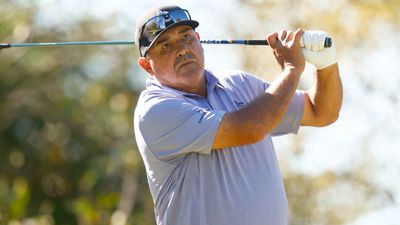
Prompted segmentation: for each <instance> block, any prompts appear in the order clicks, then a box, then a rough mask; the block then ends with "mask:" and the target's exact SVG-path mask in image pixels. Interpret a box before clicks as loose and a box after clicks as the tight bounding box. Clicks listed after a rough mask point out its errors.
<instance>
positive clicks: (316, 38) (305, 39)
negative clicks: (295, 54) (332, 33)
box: [300, 31, 337, 70]
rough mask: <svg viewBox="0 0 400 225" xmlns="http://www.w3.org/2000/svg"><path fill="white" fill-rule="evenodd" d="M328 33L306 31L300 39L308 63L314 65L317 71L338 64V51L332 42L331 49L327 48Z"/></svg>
mask: <svg viewBox="0 0 400 225" xmlns="http://www.w3.org/2000/svg"><path fill="white" fill-rule="evenodd" d="M326 37H328V33H326V32H324V31H306V32H304V34H303V36H302V38H301V39H300V45H301V47H302V51H303V54H304V57H305V59H306V61H307V62H309V63H311V64H313V65H314V66H315V67H316V68H317V70H322V69H324V68H326V67H328V66H330V65H333V64H335V63H336V62H337V60H336V49H335V45H334V43H333V42H332V46H331V47H330V48H325V47H324V43H325V38H326Z"/></svg>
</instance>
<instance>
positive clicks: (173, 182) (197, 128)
mask: <svg viewBox="0 0 400 225" xmlns="http://www.w3.org/2000/svg"><path fill="white" fill-rule="evenodd" d="M198 25H199V23H198V22H197V21H195V20H192V19H191V17H190V14H189V12H188V11H187V10H185V9H182V8H180V7H178V6H158V7H155V8H153V9H151V10H149V11H148V12H147V13H145V14H144V15H143V16H142V17H141V18H140V19H139V20H138V23H137V29H136V34H135V39H136V43H137V44H138V47H139V53H140V58H139V59H138V64H139V66H140V67H141V68H143V69H144V70H145V71H146V72H147V73H148V74H149V78H148V79H147V83H146V90H144V91H143V92H142V93H141V95H140V98H139V101H138V103H137V107H136V110H135V115H134V128H135V136H136V141H137V144H138V147H139V150H140V153H141V156H142V158H143V161H144V164H145V167H146V172H147V178H148V183H149V187H150V191H151V194H152V196H153V200H154V207H155V215H156V221H157V224H158V225H288V224H289V220H290V218H289V210H288V201H287V198H286V193H285V189H284V184H283V181H282V176H281V173H280V170H279V166H278V161H277V158H276V155H275V150H274V146H273V143H272V139H271V138H272V137H273V136H277V135H284V134H289V133H297V132H298V129H299V127H300V126H301V125H303V126H318V127H320V126H327V125H329V124H331V123H333V122H334V121H336V120H337V118H338V116H339V111H340V107H341V102H342V86H341V81H340V77H339V70H338V65H337V63H336V58H335V48H334V46H332V47H331V48H324V47H323V41H324V39H325V38H326V36H327V34H326V33H325V32H318V31H315V32H304V31H303V30H302V29H298V30H296V31H295V32H293V31H285V30H282V31H280V32H275V33H272V34H270V35H268V37H267V38H266V39H267V41H268V43H269V45H270V46H271V48H272V52H273V54H274V56H275V58H276V61H277V63H278V64H279V66H280V67H281V68H282V72H281V74H280V75H279V76H278V77H277V78H276V79H275V80H273V81H272V82H267V81H264V80H262V79H260V78H258V77H256V76H253V75H251V74H248V73H246V72H243V71H235V70H232V71H213V70H208V69H205V67H204V51H203V48H202V45H201V44H200V35H199V33H197V32H196V31H195V28H196V27H197V26H198ZM266 54H267V52H266ZM305 60H307V61H308V62H309V63H311V64H313V65H314V66H315V68H316V69H315V76H314V79H313V84H312V86H311V87H310V88H309V89H308V90H307V91H300V90H296V88H297V86H298V83H299V79H300V76H301V74H302V72H303V70H304V67H305ZM299 188H301V187H299Z"/></svg>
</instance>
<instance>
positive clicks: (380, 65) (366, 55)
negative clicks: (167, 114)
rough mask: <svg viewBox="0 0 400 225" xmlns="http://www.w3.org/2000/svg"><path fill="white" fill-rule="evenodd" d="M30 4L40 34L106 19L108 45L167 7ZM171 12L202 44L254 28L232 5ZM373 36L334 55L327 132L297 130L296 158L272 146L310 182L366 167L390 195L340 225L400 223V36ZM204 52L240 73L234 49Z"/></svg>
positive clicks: (215, 63)
mask: <svg viewBox="0 0 400 225" xmlns="http://www.w3.org/2000/svg"><path fill="white" fill-rule="evenodd" d="M38 2H39V5H40V8H41V13H40V14H39V15H38V18H37V21H38V23H39V24H41V25H43V26H46V25H49V26H54V25H63V24H64V25H65V24H73V23H74V20H75V19H79V18H80V17H81V16H90V17H95V18H99V19H102V18H108V17H113V18H114V19H115V21H116V23H115V26H114V27H113V28H110V29H109V31H108V32H109V34H110V40H121V39H122V40H126V39H132V37H133V33H134V28H135V20H136V17H137V15H139V14H140V13H141V12H142V11H143V10H145V9H147V8H149V7H151V6H153V5H154V4H161V3H171V1H155V0H147V1H141V2H140V3H138V1H129V0H113V1H95V0H86V1H80V0H38ZM174 4H177V5H180V6H182V7H183V8H186V9H189V11H190V12H191V15H192V18H194V19H196V20H197V21H199V22H200V26H199V28H198V29H197V31H198V32H199V33H200V35H201V37H202V39H224V38H235V37H228V36H227V33H228V30H227V28H226V27H224V26H223V24H226V23H227V22H228V21H229V20H235V24H237V26H241V27H243V29H242V30H243V35H245V34H246V31H247V29H254V27H253V26H246V24H244V22H247V25H248V24H256V23H257V21H254V17H252V16H251V15H250V14H249V12H248V10H247V9H246V8H241V7H239V5H238V4H237V3H235V2H234V1H233V0H220V1H215V0H214V1H212V0H203V1H183V0H180V1H175V2H174ZM50 18H51V19H50ZM238 18H239V19H238ZM243 18H244V19H243ZM380 28H381V27H380ZM377 29H378V28H377ZM378 32H379V33H380V34H381V35H382V36H383V37H384V41H382V42H379V43H376V45H375V48H373V49H369V48H365V46H358V47H355V48H354V49H351V51H347V52H338V60H339V65H340V69H341V74H342V80H343V86H344V102H343V106H342V111H341V115H340V119H339V120H338V121H337V122H336V123H335V124H333V125H331V126H329V127H327V128H303V129H301V131H300V134H299V135H301V137H303V143H302V144H303V147H304V152H303V153H302V154H301V155H289V154H287V151H286V150H285V149H288V148H289V147H290V142H289V141H288V140H291V139H292V138H293V137H284V138H277V139H276V140H275V143H276V148H277V149H278V150H277V153H278V156H279V155H281V157H282V156H285V157H286V156H287V157H288V158H285V159H284V160H287V161H288V162H290V163H289V166H290V167H291V169H292V170H294V171H298V172H299V173H305V174H308V175H314V176H317V175H319V174H322V173H323V172H324V171H326V170H331V171H335V172H336V173H341V172H344V171H346V170H348V169H349V168H351V167H353V166H355V165H364V164H368V163H369V160H371V161H373V166H372V167H371V168H370V169H371V171H370V174H369V176H370V179H371V181H372V182H373V183H376V184H377V185H378V186H380V187H382V188H383V189H387V190H390V191H391V192H392V193H394V203H393V204H392V205H385V206H384V207H382V209H380V210H373V211H370V212H367V213H366V214H364V215H362V216H360V217H359V218H357V219H355V220H354V221H353V222H350V223H349V224H348V225H379V224H382V225H383V224H385V225H395V224H396V225H397V224H398V221H400V180H399V179H400V157H399V151H400V125H399V124H400V117H399V116H398V111H399V110H400V108H399V106H400V104H399V103H398V101H400V98H399V94H398V91H397V89H398V88H399V87H400V68H399V67H398V66H394V65H397V64H398V62H397V61H396V59H397V60H398V59H399V58H400V51H399V49H400V43H399V42H398V40H400V34H399V32H395V30H393V28H390V27H389V28H387V29H384V30H380V31H377V33H378ZM237 38H240V37H237ZM69 41H72V40H69ZM204 48H205V53H206V66H207V67H209V68H217V69H240V59H239V56H238V55H237V53H236V50H237V49H236V47H228V46H205V47H204ZM139 76H140V77H142V81H143V80H144V78H145V77H146V76H147V75H146V74H145V73H144V72H143V73H142V74H139ZM371 84H372V85H371ZM396 103H397V104H396ZM279 149H283V150H279Z"/></svg>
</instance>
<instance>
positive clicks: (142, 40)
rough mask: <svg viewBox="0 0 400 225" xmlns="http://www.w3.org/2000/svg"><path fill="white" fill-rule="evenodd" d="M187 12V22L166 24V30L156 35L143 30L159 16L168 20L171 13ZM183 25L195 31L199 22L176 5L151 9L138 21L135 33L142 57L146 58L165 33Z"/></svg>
mask: <svg viewBox="0 0 400 225" xmlns="http://www.w3.org/2000/svg"><path fill="white" fill-rule="evenodd" d="M179 10H182V11H186V13H187V15H188V16H189V18H187V19H185V20H180V21H177V22H175V21H169V22H167V23H166V24H165V28H163V29H160V30H159V31H157V32H156V33H154V34H151V33H149V32H144V31H143V29H144V28H145V25H146V23H147V22H148V21H149V20H151V19H152V18H155V17H157V16H164V17H165V18H167V17H168V16H167V15H168V14H169V13H172V12H174V11H179ZM181 25H187V26H190V27H192V28H193V29H195V28H196V27H198V26H199V22H197V21H195V20H192V19H190V15H189V13H188V12H187V10H184V9H182V8H180V7H179V6H176V5H161V6H156V7H154V8H151V9H150V10H148V11H147V12H146V13H144V14H143V15H142V16H141V17H140V18H139V19H138V21H137V23H136V31H135V43H136V45H137V46H138V48H139V53H140V56H145V55H146V53H147V50H148V49H149V48H150V47H151V46H152V45H153V43H154V42H155V41H156V40H157V38H158V37H160V36H161V35H162V34H163V33H164V32H165V31H167V30H169V29H171V28H173V27H176V26H181Z"/></svg>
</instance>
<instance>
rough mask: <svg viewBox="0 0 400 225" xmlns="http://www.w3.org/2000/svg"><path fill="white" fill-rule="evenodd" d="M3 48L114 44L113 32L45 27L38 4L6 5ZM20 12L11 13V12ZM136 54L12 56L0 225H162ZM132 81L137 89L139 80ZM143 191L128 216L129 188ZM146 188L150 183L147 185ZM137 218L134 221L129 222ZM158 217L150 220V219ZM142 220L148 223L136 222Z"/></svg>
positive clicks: (4, 109) (7, 55) (2, 140)
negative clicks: (124, 224)
mask: <svg viewBox="0 0 400 225" xmlns="http://www.w3.org/2000/svg"><path fill="white" fill-rule="evenodd" d="M0 3H1V5H2V7H1V9H0V40H1V41H2V42H24V41H29V42H43V41H49V40H51V41H58V40H67V39H71V40H105V39H107V38H106V37H104V36H103V34H104V33H105V26H102V24H103V23H104V22H102V21H95V20H89V19H87V20H82V21H79V23H78V24H74V28H73V29H72V28H71V29H68V32H67V31H65V28H64V30H61V29H59V28H57V27H41V26H39V25H36V24H35V22H34V18H35V16H36V14H37V13H38V11H37V10H36V8H35V6H34V5H33V4H28V5H26V4H25V6H23V5H22V3H21V4H19V3H18V2H14V3H10V2H3V1H0ZM10 9H12V10H10ZM133 52H135V51H133V50H132V49H130V48H128V47H123V48H120V47H60V48H44V47H43V48H40V47H39V48H29V49H28V48H25V49H22V48H21V49H18V48H12V49H4V50H2V51H1V53H0V121H1V122H0V224H8V223H9V222H17V221H20V222H22V221H27V220H32V221H35V222H36V223H37V224H66V225H67V224H68V225H71V224H110V221H111V218H112V216H113V214H114V213H115V211H117V210H121V211H122V212H125V213H126V214H127V216H128V218H127V219H129V221H130V222H131V224H154V222H153V221H154V215H153V214H152V212H153V209H152V208H151V209H148V208H146V209H144V208H141V207H138V210H136V208H135V206H136V205H138V206H140V205H148V204H152V202H151V198H149V192H148V188H147V183H146V182H143V181H141V179H139V176H142V177H143V176H144V177H145V174H144V168H143V164H142V163H141V161H140V160H139V158H140V156H139V155H138V151H137V149H136V144H135V142H134V135H133V126H132V124H133V123H132V114H133V109H134V105H135V103H136V100H137V97H138V92H137V91H136V90H134V89H133V88H132V87H133V85H132V82H135V75H136V74H135V73H137V71H138V68H137V67H135V66H134V64H135V63H134V62H135V61H134V58H135V57H136V55H135V54H134V53H133ZM132 77H133V79H132ZM124 174H125V175H126V177H129V176H132V178H133V179H131V181H130V182H131V184H132V185H139V186H143V187H140V188H138V189H135V190H138V191H140V192H141V193H142V194H140V195H141V196H148V197H146V198H139V197H138V198H135V196H136V195H131V196H132V198H130V199H128V203H129V204H128V207H126V206H125V208H124V206H121V205H120V202H121V201H122V199H123V198H125V197H126V196H125V193H124V192H123V191H122V183H123V182H125V181H124V179H126V178H125V176H123V175H124ZM142 180H143V179H142ZM131 210H132V211H133V213H132V214H131V215H132V216H130V217H129V213H130V212H131ZM149 212H150V213H149ZM136 216H137V218H140V221H139V220H138V219H137V218H136Z"/></svg>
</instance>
